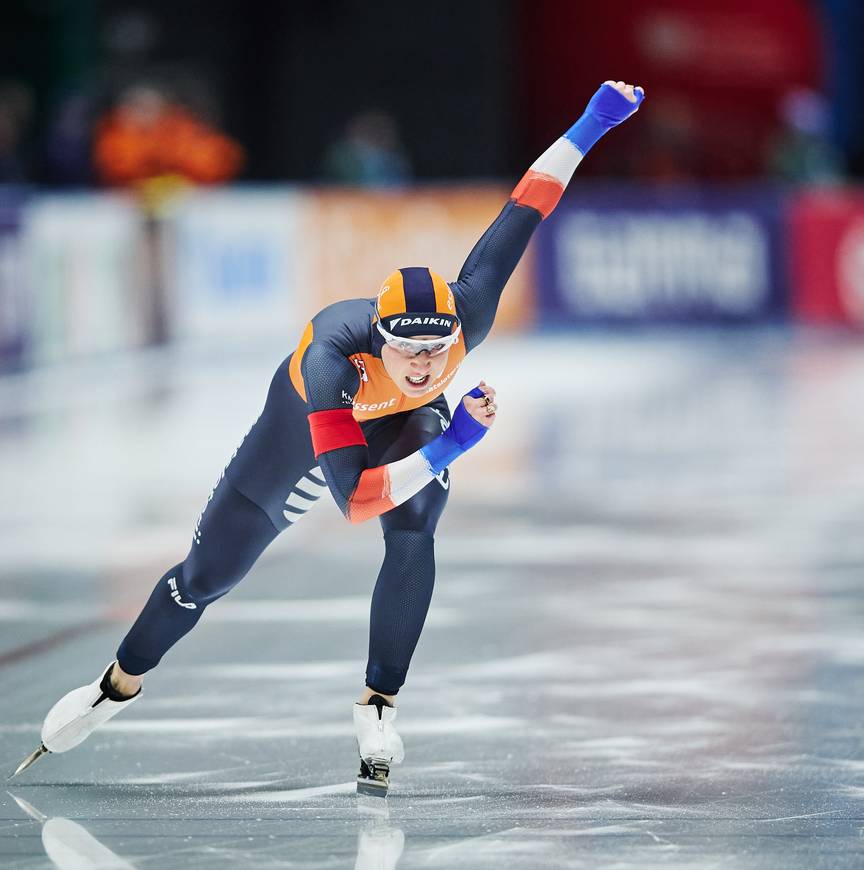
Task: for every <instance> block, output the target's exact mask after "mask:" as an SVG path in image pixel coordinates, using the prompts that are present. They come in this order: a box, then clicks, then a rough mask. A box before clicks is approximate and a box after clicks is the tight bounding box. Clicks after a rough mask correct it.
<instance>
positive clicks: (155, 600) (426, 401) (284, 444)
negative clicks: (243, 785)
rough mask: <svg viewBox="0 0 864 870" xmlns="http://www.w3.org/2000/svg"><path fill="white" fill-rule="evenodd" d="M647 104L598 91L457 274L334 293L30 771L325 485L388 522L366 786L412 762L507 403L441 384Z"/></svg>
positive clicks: (361, 711) (358, 713) (361, 734)
mask: <svg viewBox="0 0 864 870" xmlns="http://www.w3.org/2000/svg"><path fill="white" fill-rule="evenodd" d="M643 97H644V93H643V91H642V89H641V88H638V87H637V88H634V87H633V86H631V85H625V84H624V83H623V82H606V83H605V84H603V85H602V86H601V87H600V89H599V90H598V91H597V93H596V94H595V95H594V96H593V97H592V99H591V101H590V102H589V104H588V106H587V108H586V110H585V112H584V113H583V115H582V116H581V117H580V119H579V120H578V121H577V122H576V123H575V124H574V125H573V126H572V127H571V128H570V129H569V130H568V131H567V133H565V134H564V136H562V137H561V138H560V139H558V140H557V141H556V142H555V143H554V144H553V145H552V146H551V147H550V148H549V149H548V150H547V151H546V152H544V154H543V155H542V156H541V157H540V158H538V159H537V160H536V161H535V162H534V164H533V165H532V166H531V168H530V169H529V170H528V172H527V173H526V174H525V175H524V176H523V178H522V180H521V181H520V182H519V184H518V185H517V186H516V188H515V190H514V191H513V193H512V195H511V197H510V200H509V202H508V203H507V204H506V205H505V206H504V208H503V210H502V211H501V213H500V214H499V215H498V217H497V218H496V219H495V221H494V222H493V223H492V225H491V226H490V227H489V229H488V230H486V232H485V233H484V234H483V236H482V237H481V239H480V241H479V242H478V243H477V244H476V245H475V247H474V249H473V250H472V251H471V253H470V254H469V256H468V259H467V260H466V261H465V264H464V266H463V267H462V270H461V272H460V273H459V277H458V279H457V280H456V281H455V282H453V283H452V284H447V283H446V282H445V281H444V279H443V278H441V277H440V276H439V275H436V274H435V273H434V272H432V271H430V270H429V269H427V268H423V267H411V268H403V269H400V270H398V271H397V272H394V273H393V274H392V275H390V276H389V277H388V278H387V279H386V280H385V281H384V283H383V284H382V286H381V288H380V290H379V292H378V295H377V297H375V298H371V299H350V300H347V301H344V302H337V303H335V304H334V305H331V306H329V307H327V308H325V309H324V310H323V311H321V312H320V313H319V314H318V315H316V316H315V317H314V318H313V319H312V322H311V323H310V324H309V325H308V326H307V327H306V330H305V332H304V333H303V336H302V338H301V340H300V344H299V346H298V347H297V349H296V350H295V351H294V353H293V354H291V356H289V357H288V358H287V359H286V360H285V361H284V362H283V363H282V365H281V366H280V367H279V368H278V370H277V371H276V374H275V376H274V378H273V381H272V383H271V385H270V390H269V393H268V396H267V401H266V404H265V407H264V410H263V412H262V414H261V416H260V417H259V418H258V420H257V421H256V423H255V424H254V425H253V426H252V428H251V430H250V431H249V433H248V435H247V436H246V438H245V439H244V441H243V443H242V444H241V445H240V447H239V448H238V449H237V451H236V452H235V454H234V456H233V457H232V458H231V460H230V462H229V464H228V466H227V467H226V469H225V471H224V472H223V474H222V477H221V478H220V480H219V482H218V483H217V485H216V487H215V488H214V489H213V492H212V493H211V494H210V498H209V500H208V502H207V504H206V506H205V508H204V511H203V512H202V514H201V516H200V517H199V519H198V523H197V524H196V527H195V532H194V535H193V543H192V548H191V550H190V551H189V554H188V555H187V556H186V558H185V559H184V560H183V562H181V563H180V564H179V565H175V566H174V567H173V568H171V570H170V571H168V572H167V573H166V574H165V575H164V577H163V578H162V579H161V580H160V581H159V583H157V585H156V587H155V589H154V590H153V593H152V594H151V596H150V598H149V600H148V601H147V603H146V604H145V606H144V609H143V610H142V611H141V614H140V616H139V617H138V619H137V620H136V621H135V624H134V625H133V626H132V628H131V630H130V631H129V633H128V634H127V635H126V637H125V638H124V639H123V642H122V643H121V644H120V647H119V649H118V651H117V658H116V661H115V662H112V664H111V665H110V666H109V667H108V669H107V670H106V671H105V672H104V673H103V674H101V675H100V677H99V679H97V680H96V681H95V682H94V683H92V684H91V685H89V686H85V687H83V688H81V689H76V690H75V691H73V692H70V693H69V694H68V695H66V696H65V697H64V698H62V699H61V700H60V701H58V702H57V704H55V705H54V707H53V708H52V710H51V711H50V712H49V713H48V716H47V717H46V720H45V723H44V725H43V728H42V746H41V747H40V749H38V750H37V751H36V752H35V753H34V754H33V755H32V756H31V757H30V759H27V760H26V761H25V763H24V764H22V767H21V768H19V770H21V769H23V768H24V767H25V766H26V765H27V763H32V760H35V758H37V757H38V756H39V754H41V752H43V751H50V752H63V751H65V750H67V749H70V748H72V747H73V746H75V745H77V744H78V743H80V742H81V741H82V740H83V739H84V738H85V737H86V736H87V735H88V734H89V733H90V732H91V731H92V730H93V729H94V728H95V727H96V726H97V725H99V724H101V723H102V722H104V721H106V720H107V719H109V718H110V717H111V716H113V715H114V714H115V713H117V712H119V710H121V709H123V708H124V707H127V706H129V704H131V703H132V702H133V701H134V700H135V699H136V698H137V697H139V695H140V689H141V682H142V676H143V674H145V673H146V672H147V671H149V670H151V669H152V668H154V667H156V665H157V664H158V663H159V661H160V660H161V658H162V656H163V655H164V654H165V653H166V652H167V651H168V650H169V649H170V648H171V647H172V646H173V645H174V644H175V643H176V642H177V641H178V640H179V639H180V638H181V637H182V636H183V635H184V634H186V633H187V632H188V631H190V630H191V629H192V628H193V627H194V625H195V624H196V623H197V622H198V620H199V618H200V617H201V614H202V613H203V611H204V609H205V608H206V607H207V606H208V605H209V604H211V603H212V602H213V601H215V600H216V599H217V598H220V597H221V596H222V595H224V594H225V593H227V592H228V591H230V590H231V589H232V588H233V587H234V586H235V585H236V584H237V583H238V582H239V581H240V580H241V579H242V578H243V577H244V576H245V574H246V573H247V571H248V570H249V569H250V568H251V567H252V565H253V564H254V563H255V561H256V560H257V559H258V557H259V556H260V555H261V553H262V552H263V550H264V549H265V548H266V547H267V545H268V544H269V543H270V542H271V541H272V540H273V539H274V538H275V537H276V536H277V535H278V534H279V533H280V532H281V531H283V530H284V529H286V528H288V526H291V525H293V524H294V523H295V522H297V521H298V520H299V519H301V518H302V517H303V516H304V514H305V513H306V512H307V510H309V508H310V507H312V506H313V505H314V504H315V502H316V501H317V500H318V499H319V498H320V496H321V495H322V494H323V493H324V491H325V490H327V489H329V491H330V493H331V494H332V496H333V497H334V499H335V500H336V502H337V504H338V505H339V506H340V508H341V509H342V510H343V512H344V513H345V516H346V517H347V518H348V519H349V520H350V521H351V522H362V521H364V520H367V519H370V518H372V517H380V522H381V526H382V529H383V531H384V542H385V555H384V562H383V564H382V566H381V570H380V573H379V575H378V580H377V583H376V586H375V590H374V593H373V595H372V613H371V624H370V633H369V659H368V663H367V668H366V686H365V688H364V690H363V692H362V694H361V696H360V698H359V699H358V702H357V703H356V704H355V705H354V721H355V725H356V728H357V738H358V745H359V749H360V755H361V759H362V770H361V778H362V779H363V780H364V781H370V782H372V783H376V784H377V787H378V788H380V789H383V790H384V791H386V784H387V773H388V771H389V764H390V763H391V762H395V761H401V760H402V755H403V750H402V742H401V740H400V739H399V736H398V734H397V733H396V730H395V728H394V727H393V719H394V717H395V715H396V709H395V706H394V702H395V696H396V693H397V692H398V691H399V689H400V688H401V686H402V684H403V683H404V682H405V676H406V674H407V671H408V665H409V663H410V661H411V656H412V654H413V652H414V648H415V646H416V644H417V640H418V638H419V637H420V632H421V630H422V628H423V623H424V620H425V618H426V612H427V610H428V607H429V602H430V600H431V596H432V587H433V583H434V579H435V556H434V537H433V536H434V533H435V527H436V525H437V523H438V519H439V517H440V516H441V512H442V511H443V510H444V506H445V504H446V502H447V496H448V492H449V477H448V474H449V471H448V468H449V465H450V464H451V463H452V462H453V460H455V459H456V458H457V457H458V456H460V455H461V454H462V453H464V452H465V451H467V450H468V449H470V448H471V447H472V446H473V445H474V444H476V443H477V442H478V441H479V440H480V439H481V438H482V437H483V435H484V434H485V433H486V431H487V430H488V428H489V427H490V426H491V425H492V422H493V421H494V419H495V412H496V408H497V406H496V404H495V391H494V390H493V389H492V388H491V387H489V386H487V385H486V384H485V383H483V382H481V383H480V385H479V386H478V387H476V388H475V389H474V390H472V391H471V392H469V393H468V394H467V395H466V396H464V397H463V399H462V401H461V402H460V403H459V405H458V406H457V408H456V411H455V412H454V414H453V416H452V420H451V417H450V412H449V409H448V407H447V403H446V401H445V399H444V396H443V392H444V390H445V388H446V387H447V386H449V384H450V383H451V382H452V380H453V377H454V375H455V374H456V372H457V370H458V368H459V366H460V364H461V363H462V360H463V359H464V358H465V355H466V354H467V353H469V352H470V351H472V350H474V348H476V347H477V345H479V344H480V342H481V341H483V339H484V338H485V337H486V335H487V333H488V332H489V330H490V328H491V327H492V323H493V321H494V319H495V313H496V311H497V308H498V300H499V298H500V296H501V292H502V291H503V289H504V285H505V284H506V283H507V280H508V279H509V277H510V275H511V273H512V272H513V269H514V268H515V267H516V264H517V263H518V262H519V259H520V258H521V256H522V254H523V252H524V251H525V248H526V246H527V245H528V242H529V240H530V239H531V235H532V233H533V232H534V230H535V228H536V227H537V226H538V224H539V223H540V221H541V220H543V218H545V217H546V216H547V215H549V214H550V212H551V211H552V210H553V209H554V208H555V206H556V204H557V202H558V200H559V199H560V197H561V195H562V193H563V191H564V188H565V187H566V185H567V183H568V182H569V180H570V178H571V176H572V174H573V172H574V170H575V169H576V167H577V166H578V164H579V162H580V161H581V160H582V158H583V157H584V155H585V154H586V153H587V151H588V149H589V148H590V147H591V146H592V145H593V144H594V143H595V142H596V141H597V140H598V139H599V138H600V136H602V135H603V134H604V133H605V132H606V131H607V130H609V129H611V128H612V127H614V126H616V125H617V124H620V123H621V122H622V121H624V120H625V119H626V118H627V117H629V116H630V115H631V114H633V113H634V112H635V111H636V110H637V109H638V107H639V105H640V103H641V102H642V99H643Z"/></svg>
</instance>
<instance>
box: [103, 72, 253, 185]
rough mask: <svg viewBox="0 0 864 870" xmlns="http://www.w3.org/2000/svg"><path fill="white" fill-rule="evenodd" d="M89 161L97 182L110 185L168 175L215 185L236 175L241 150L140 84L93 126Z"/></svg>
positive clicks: (189, 113)
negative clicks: (92, 147)
mask: <svg viewBox="0 0 864 870" xmlns="http://www.w3.org/2000/svg"><path fill="white" fill-rule="evenodd" d="M93 162H94V165H95V168H96V173H97V176H98V178H99V179H100V180H101V181H102V182H103V183H105V184H108V185H113V186H136V185H139V184H142V183H145V182H148V181H151V180H153V179H156V178H160V177H166V176H173V177H175V178H178V179H182V180H183V181H186V182H189V183H192V184H218V183H219V182H223V181H228V180H229V179H231V178H233V177H235V176H236V175H237V173H238V172H239V170H240V167H241V165H242V163H243V151H242V149H241V148H240V146H239V145H238V144H237V143H236V142H234V141H233V140H231V139H230V138H229V137H227V136H225V135H223V134H222V133H219V132H217V131H215V130H213V129H211V128H210V127H208V126H207V125H206V124H204V123H203V122H201V121H199V120H198V119H197V118H196V117H195V116H194V115H193V114H192V113H191V112H189V111H187V110H186V109H184V108H182V107H180V106H178V105H176V104H174V103H171V102H170V101H169V100H167V99H166V98H165V97H164V95H163V94H161V93H160V92H159V91H158V90H156V89H154V88H151V87H146V86H141V85H138V86H135V87H132V88H130V89H129V90H128V91H126V92H125V93H124V94H123V96H122V97H121V99H120V101H119V103H118V104H117V106H116V108H114V109H113V110H112V111H110V112H109V113H108V114H107V115H105V116H104V117H103V118H102V119H101V120H100V121H99V123H98V124H97V127H96V135H95V139H94V155H93Z"/></svg>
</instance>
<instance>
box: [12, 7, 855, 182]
mask: <svg viewBox="0 0 864 870" xmlns="http://www.w3.org/2000/svg"><path fill="white" fill-rule="evenodd" d="M862 16H864V4H862V3H858V2H852V0H812V2H808V0H761V2H759V3H756V4H754V3H752V2H751V0H651V2H648V0H619V2H617V3H615V4H610V5H609V6H605V7H604V6H598V5H597V4H596V3H588V2H582V0H470V2H465V0H461V2H457V0H438V2H435V3H431V4H430V3H423V4H421V3H406V2H396V0H379V2H374V3H369V2H360V0H318V2H314V3H292V2H287V0H286V2H255V0H247V2H240V0H146V2H145V0H113V2H108V0H17V2H15V3H10V4H7V6H6V8H4V11H3V28H2V35H0V80H2V82H10V81H11V82H15V83H24V84H25V85H26V87H27V88H28V89H29V91H30V94H31V97H32V105H31V107H30V113H31V116H30V122H29V123H28V124H27V126H26V132H25V145H26V148H25V149H24V150H25V151H26V163H27V170H28V173H29V175H30V176H31V177H32V178H33V179H35V180H45V178H44V177H43V174H42V168H41V152H40V142H41V141H42V139H43V138H44V136H45V134H46V130H48V129H49V128H50V127H51V124H52V123H53V121H54V119H55V117H56V114H57V112H58V111H59V107H60V106H61V105H62V103H63V100H65V99H68V97H69V95H70V94H74V93H79V94H81V95H83V96H84V97H86V100H87V101H88V105H89V107H90V108H89V111H90V112H91V113H92V115H93V117H94V118H95V117H98V115H99V113H100V112H101V111H102V110H103V109H104V107H105V106H106V105H108V104H109V103H110V101H111V100H112V98H113V97H114V96H115V95H116V94H117V93H118V91H119V90H120V89H122V88H123V87H124V86H126V85H128V84H130V83H132V82H136V81H141V80H144V81H152V82H155V83H157V84H160V85H161V86H163V87H166V88H167V89H168V90H170V91H171V92H172V93H173V95H174V96H176V97H177V98H178V99H180V100H181V101H182V102H184V103H186V104H187V105H189V106H191V107H192V108H194V109H195V110H196V111H197V112H199V113H201V114H203V115H204V116H205V117H207V118H208V119H209V120H211V121H212V122H213V123H214V124H216V125H218V126H220V127H222V128H223V129H225V130H226V131H227V132H228V133H229V134H230V135H232V136H233V137H235V138H236V139H237V140H239V141H240V142H241V143H242V144H243V146H244V148H245V150H246V155H247V161H246V166H245V169H244V175H243V177H244V178H246V179H250V180H269V179H297V180H310V179H314V178H316V177H317V176H318V174H319V170H320V166H321V161H322V155H323V153H324V151H325V149H326V147H327V145H328V143H330V142H332V141H333V140H334V139H335V138H336V137H337V136H338V135H339V134H340V132H341V131H342V130H343V128H344V125H345V123H346V122H347V121H348V119H350V118H351V117H352V116H354V115H356V114H357V113H358V112H360V111H362V110H364V109H383V110H385V111H387V112H389V113H391V114H392V116H393V117H394V118H395V119H396V121H397V123H398V125H399V127H400V129H401V135H402V139H403V141H404V144H405V148H406V150H407V153H408V156H409V158H410V160H411V162H412V164H413V166H414V170H415V173H416V175H417V176H418V177H419V178H421V179H431V178H464V177H476V176H497V175H512V174H514V173H516V172H518V171H520V170H521V169H522V168H524V165H525V163H526V161H530V160H531V159H533V157H534V156H536V154H537V152H538V149H541V148H542V147H545V144H547V143H548V141H549V140H550V138H554V136H556V135H558V134H559V133H560V132H561V131H562V130H563V129H564V128H565V127H566V126H567V125H568V124H569V123H571V122H572V120H573V119H574V115H575V114H576V113H578V111H579V110H581V108H582V106H583V105H584V102H585V100H586V99H587V97H588V96H590V94H591V92H592V91H593V88H594V87H595V86H596V84H597V82H598V81H599V80H602V79H603V78H606V77H607V76H608V75H616V76H621V77H623V78H631V79H635V80H639V81H642V82H643V83H644V84H645V85H646V88H647V89H648V90H649V93H650V95H651V97H652V101H653V102H652V113H651V120H649V121H645V122H644V123H643V124H641V125H639V126H637V125H634V126H633V129H632V130H628V131H627V134H626V136H622V137H619V139H617V140H616V149H615V150H612V149H607V150H606V152H605V153H604V154H603V155H602V156H601V157H599V158H597V159H594V160H592V164H591V167H590V169H589V174H590V173H599V174H610V173H612V174H616V175H618V174H622V173H623V174H633V175H638V174H639V173H640V172H641V171H642V169H643V167H644V166H645V165H649V164H651V162H652V161H654V162H655V163H656V164H657V166H656V167H655V169H654V170H652V171H655V172H657V173H659V174H660V175H661V176H662V175H663V173H664V172H667V171H668V170H669V166H667V165H666V164H664V163H663V161H666V163H667V164H669V165H670V166H671V169H672V170H675V168H676V167H680V166H683V167H684V169H685V170H686V171H685V173H684V174H685V176H687V177H690V176H695V177H719V178H727V177H731V178H734V177H739V176H743V177H748V176H752V175H754V174H759V173H760V172H762V171H763V169H764V164H765V161H764V159H763V158H764V155H763V151H764V150H765V149H766V148H767V147H768V146H769V144H770V136H771V135H772V132H773V130H774V129H775V128H776V126H777V125H778V123H779V116H778V108H777V107H778V101H779V99H780V97H781V96H782V93H781V91H782V88H783V87H793V86H804V87H808V88H815V89H817V90H820V91H822V92H824V93H825V94H826V95H827V97H828V100H829V105H830V107H831V112H832V131H833V135H834V138H835V140H836V143H837V145H838V147H840V148H841V149H842V150H843V152H844V154H845V157H846V163H847V165H848V168H849V169H850V170H851V171H852V172H861V171H862V169H864V166H862V155H864V121H862V118H864V87H862V85H864V81H862V80H861V79H862V78H864V70H862V62H861V57H862V55H864V26H860V27H859V26H858V25H859V24H862V25H864V22H862V20H861V19H862ZM712 34H714V38H713V39H712V38H711V35H712ZM676 40H677V43H676ZM700 40H701V41H702V42H701V43H700ZM688 47H689V51H688ZM676 52H677V54H676ZM646 114H647V113H646ZM649 125H653V127H651V128H650V129H649ZM658 142H659V146H658V144H657V143H658ZM657 147H659V148H660V156H659V158H657V157H656V155H655V154H654V150H656V148H657ZM640 155H641V157H640ZM642 158H644V159H642ZM673 174H674V171H673Z"/></svg>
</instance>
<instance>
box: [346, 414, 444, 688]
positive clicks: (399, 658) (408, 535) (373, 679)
mask: <svg viewBox="0 0 864 870" xmlns="http://www.w3.org/2000/svg"><path fill="white" fill-rule="evenodd" d="M400 416H401V415H400ZM404 417H405V418H406V419H405V420H404V421H400V422H401V427H400V431H399V434H398V437H396V438H395V440H392V441H391V442H390V444H389V445H388V446H387V448H386V449H385V450H384V453H383V456H382V457H381V459H380V460H378V459H376V460H375V461H376V462H382V463H383V462H391V461H393V460H395V459H398V458H401V457H402V456H407V455H409V454H410V453H412V452H414V451H415V450H418V449H419V448H420V447H422V446H423V445H424V444H427V443H428V442H429V441H431V440H432V439H433V438H435V437H437V436H438V435H439V434H440V433H441V430H442V428H446V426H447V424H448V422H449V414H448V413H447V406H446V404H444V402H443V401H441V402H440V404H439V403H435V405H434V406H433V407H428V406H427V407H424V408H419V409H417V410H416V411H413V412H411V413H410V414H406V415H404ZM388 434H389V435H391V436H392V430H391V431H390V432H389V433H387V432H384V431H382V432H376V433H374V437H373V438H372V440H370V442H369V443H370V451H371V450H372V449H373V447H374V446H375V445H376V443H378V441H379V440H380V439H382V438H384V437H386V436H387V435H388ZM449 488H450V478H449V472H448V471H445V472H444V474H442V476H441V479H440V480H434V481H432V482H431V483H429V484H428V485H427V486H426V487H424V488H423V489H422V490H421V491H420V492H418V493H417V495H415V496H414V497H413V498H411V499H409V500H408V501H407V502H405V503H404V504H402V505H400V506H399V507H397V508H394V509H393V510H391V511H388V512H387V513H386V514H383V515H382V516H381V526H382V529H383V531H384V548H385V550H384V562H383V564H382V565H381V570H380V572H379V574H378V580H377V582H376V584H375V591H374V592H373V594H372V607H371V619H370V628H369V660H368V663H367V668H366V688H365V689H364V691H363V693H362V695H361V697H360V700H359V703H361V704H365V703H367V702H368V701H369V699H370V697H371V696H372V695H373V694H379V695H381V696H383V697H384V698H385V699H386V700H387V701H388V702H390V703H393V700H394V698H395V695H396V693H397V692H398V691H399V689H400V687H401V686H402V684H403V683H404V682H405V676H406V674H407V672H408V666H409V664H410V662H411V656H412V655H413V653H414V649H415V647H416V646H417V641H418V640H419V638H420V632H421V631H422V629H423V624H424V622H425V620H426V613H427V611H428V610H429V603H430V601H431V599H432V589H433V586H434V584H435V540H434V533H435V528H436V526H437V524H438V520H439V518H440V516H441V513H442V512H443V510H444V507H445V505H446V503H447V496H448V494H449Z"/></svg>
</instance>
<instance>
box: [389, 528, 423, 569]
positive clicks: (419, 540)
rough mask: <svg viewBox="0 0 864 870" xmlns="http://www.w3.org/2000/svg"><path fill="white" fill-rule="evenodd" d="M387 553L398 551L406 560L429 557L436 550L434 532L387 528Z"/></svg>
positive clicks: (391, 553)
mask: <svg viewBox="0 0 864 870" xmlns="http://www.w3.org/2000/svg"><path fill="white" fill-rule="evenodd" d="M384 545H385V548H386V551H387V554H388V555H390V556H393V555H394V554H396V553H398V554H399V555H400V556H402V557H403V558H404V559H406V560H412V561H413V560H415V559H418V560H419V559H429V558H431V557H433V555H434V550H435V538H434V537H433V535H432V532H430V531H426V530H421V529H400V528H396V529H387V530H386V531H385V532H384Z"/></svg>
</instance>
